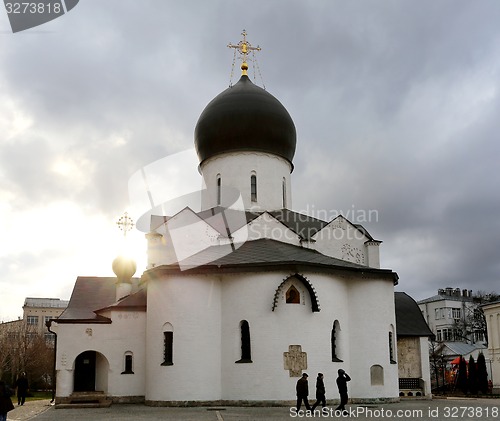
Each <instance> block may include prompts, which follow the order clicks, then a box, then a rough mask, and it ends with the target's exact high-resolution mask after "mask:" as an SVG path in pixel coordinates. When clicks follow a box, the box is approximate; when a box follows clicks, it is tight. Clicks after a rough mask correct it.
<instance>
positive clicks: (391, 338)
mask: <svg viewBox="0 0 500 421" xmlns="http://www.w3.org/2000/svg"><path fill="white" fill-rule="evenodd" d="M389 361H390V362H391V364H396V360H395V359H394V336H393V334H392V332H389Z"/></svg>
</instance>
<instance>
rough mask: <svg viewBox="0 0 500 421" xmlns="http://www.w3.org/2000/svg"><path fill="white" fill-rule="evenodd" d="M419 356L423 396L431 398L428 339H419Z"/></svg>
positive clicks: (422, 337) (425, 337) (424, 337)
mask: <svg viewBox="0 0 500 421" xmlns="http://www.w3.org/2000/svg"><path fill="white" fill-rule="evenodd" d="M419 339H420V355H421V356H422V358H421V364H422V380H423V381H424V395H425V396H426V397H428V398H430V397H432V391H431V363H430V361H429V358H428V355H429V338H428V337H427V336H421V337H420V338H419Z"/></svg>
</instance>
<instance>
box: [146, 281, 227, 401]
mask: <svg viewBox="0 0 500 421" xmlns="http://www.w3.org/2000/svg"><path fill="white" fill-rule="evenodd" d="M220 319H221V311H220V282H219V278H218V277H216V276H214V277H209V276H205V275H190V276H177V277H175V276H172V277H169V278H161V279H157V280H150V281H149V282H148V323H147V353H148V360H147V378H148V383H147V387H146V401H153V402H154V401H179V400H180V401H185V400H217V399H220V384H221V381H220V377H221V369H220V325H221V320H220ZM166 323H169V324H170V325H171V329H172V331H173V365H166V366H165V365H162V362H163V361H164V339H163V327H164V325H165V324H166Z"/></svg>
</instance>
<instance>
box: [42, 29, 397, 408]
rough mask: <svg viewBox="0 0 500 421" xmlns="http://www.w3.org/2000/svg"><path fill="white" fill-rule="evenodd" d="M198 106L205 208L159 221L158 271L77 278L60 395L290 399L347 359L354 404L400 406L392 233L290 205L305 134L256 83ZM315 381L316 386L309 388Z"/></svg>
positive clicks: (154, 224)
mask: <svg viewBox="0 0 500 421" xmlns="http://www.w3.org/2000/svg"><path fill="white" fill-rule="evenodd" d="M237 47H238V49H239V52H240V54H241V55H242V56H243V64H242V66H241V69H242V75H241V78H240V79H239V81H238V82H237V83H236V84H234V85H233V86H231V87H229V88H227V89H226V90H224V91H223V92H222V93H220V94H219V95H218V96H216V97H215V98H214V99H213V100H212V101H211V102H210V103H209V104H208V105H207V106H206V108H205V109H204V110H203V112H202V113H201V115H200V117H199V120H198V123H197V125H196V128H195V133H194V143H195V148H196V151H197V154H198V158H199V171H200V173H201V175H202V177H203V181H204V185H205V188H204V189H203V191H202V193H201V199H200V200H201V211H195V210H192V209H191V208H189V207H185V208H183V209H179V210H178V212H177V213H175V214H172V215H168V216H164V215H152V216H151V218H150V230H149V232H148V233H147V234H146V238H147V243H148V250H147V252H148V264H147V269H146V270H145V272H144V273H143V274H142V275H141V276H140V277H134V274H135V264H134V262H133V261H130V260H127V259H124V258H117V259H115V261H114V262H113V270H114V272H115V274H116V277H112V278H111V277H110V278H103V277H78V279H77V280H76V283H75V286H74V290H73V293H72V296H71V299H70V302H69V305H68V308H67V309H66V310H65V312H64V313H63V314H62V315H61V316H60V317H59V318H58V319H57V320H55V321H54V322H55V323H54V324H53V326H52V329H53V330H54V331H55V332H56V333H57V354H56V372H57V375H56V378H57V392H56V403H59V404H62V403H65V402H75V401H77V398H76V396H77V394H78V392H91V391H98V392H100V393H103V394H104V395H105V396H106V397H107V399H108V400H110V401H113V402H145V403H146V404H148V405H186V404H192V405H208V404H210V403H216V404H225V403H227V404H233V405H235V404H252V403H257V402H258V403H259V404H266V403H267V404H279V403H284V402H290V401H293V400H294V399H295V384H296V381H297V379H298V378H299V377H300V376H301V375H302V373H304V372H307V373H308V374H309V375H310V376H311V377H310V379H314V377H315V375H316V373H318V372H322V373H324V374H325V385H326V390H327V398H328V399H333V398H338V394H337V389H336V384H335V378H336V373H337V370H338V369H339V368H342V369H344V370H345V371H346V372H347V373H349V375H350V377H351V378H352V381H351V382H350V383H349V395H350V398H351V399H353V400H354V401H371V400H373V401H381V402H382V401H383V402H390V401H396V400H398V399H399V386H398V365H397V362H396V360H397V356H398V352H397V345H396V334H397V332H396V316H395V295H394V286H395V285H396V284H397V282H398V276H397V274H396V273H395V272H393V271H391V270H389V269H381V268H380V261H379V245H380V243H381V242H380V241H379V240H376V239H375V238H373V237H372V236H371V235H370V234H369V233H368V231H367V230H366V229H365V228H363V227H362V226H360V225H358V224H355V223H352V222H350V221H349V220H347V219H346V218H345V217H343V216H338V217H336V218H334V219H333V220H331V221H323V220H320V219H316V218H313V217H310V216H307V215H304V214H300V213H297V212H294V211H293V210H292V198H291V190H292V189H291V182H292V180H291V174H292V171H293V168H294V167H293V158H294V154H295V148H296V130H295V126H294V123H293V121H292V118H291V117H290V115H289V113H288V112H287V110H286V109H285V107H284V106H283V105H282V104H281V103H280V102H279V101H278V100H277V99H276V98H275V97H274V96H272V95H271V94H270V93H269V92H267V91H266V90H264V89H262V88H260V87H259V86H257V85H255V84H254V83H252V82H251V80H250V79H249V77H248V75H247V68H248V66H247V64H246V55H247V54H248V52H249V51H250V50H251V49H252V48H253V47H251V45H250V44H249V43H248V42H247V41H246V38H245V37H244V38H243V41H241V42H240V43H239V44H238V46H237ZM311 389H312V390H313V389H314V388H313V387H311Z"/></svg>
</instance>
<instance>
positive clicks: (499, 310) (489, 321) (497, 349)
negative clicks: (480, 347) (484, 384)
mask: <svg viewBox="0 0 500 421" xmlns="http://www.w3.org/2000/svg"><path fill="white" fill-rule="evenodd" d="M483 310H484V315H485V318H486V326H487V330H488V354H489V359H490V361H491V375H490V378H491V380H492V383H493V390H494V392H495V393H499V392H500V303H491V304H487V305H486V306H485V307H483ZM486 355H487V354H486V353H485V356H486ZM476 359H477V357H476ZM488 368H490V367H488Z"/></svg>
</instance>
